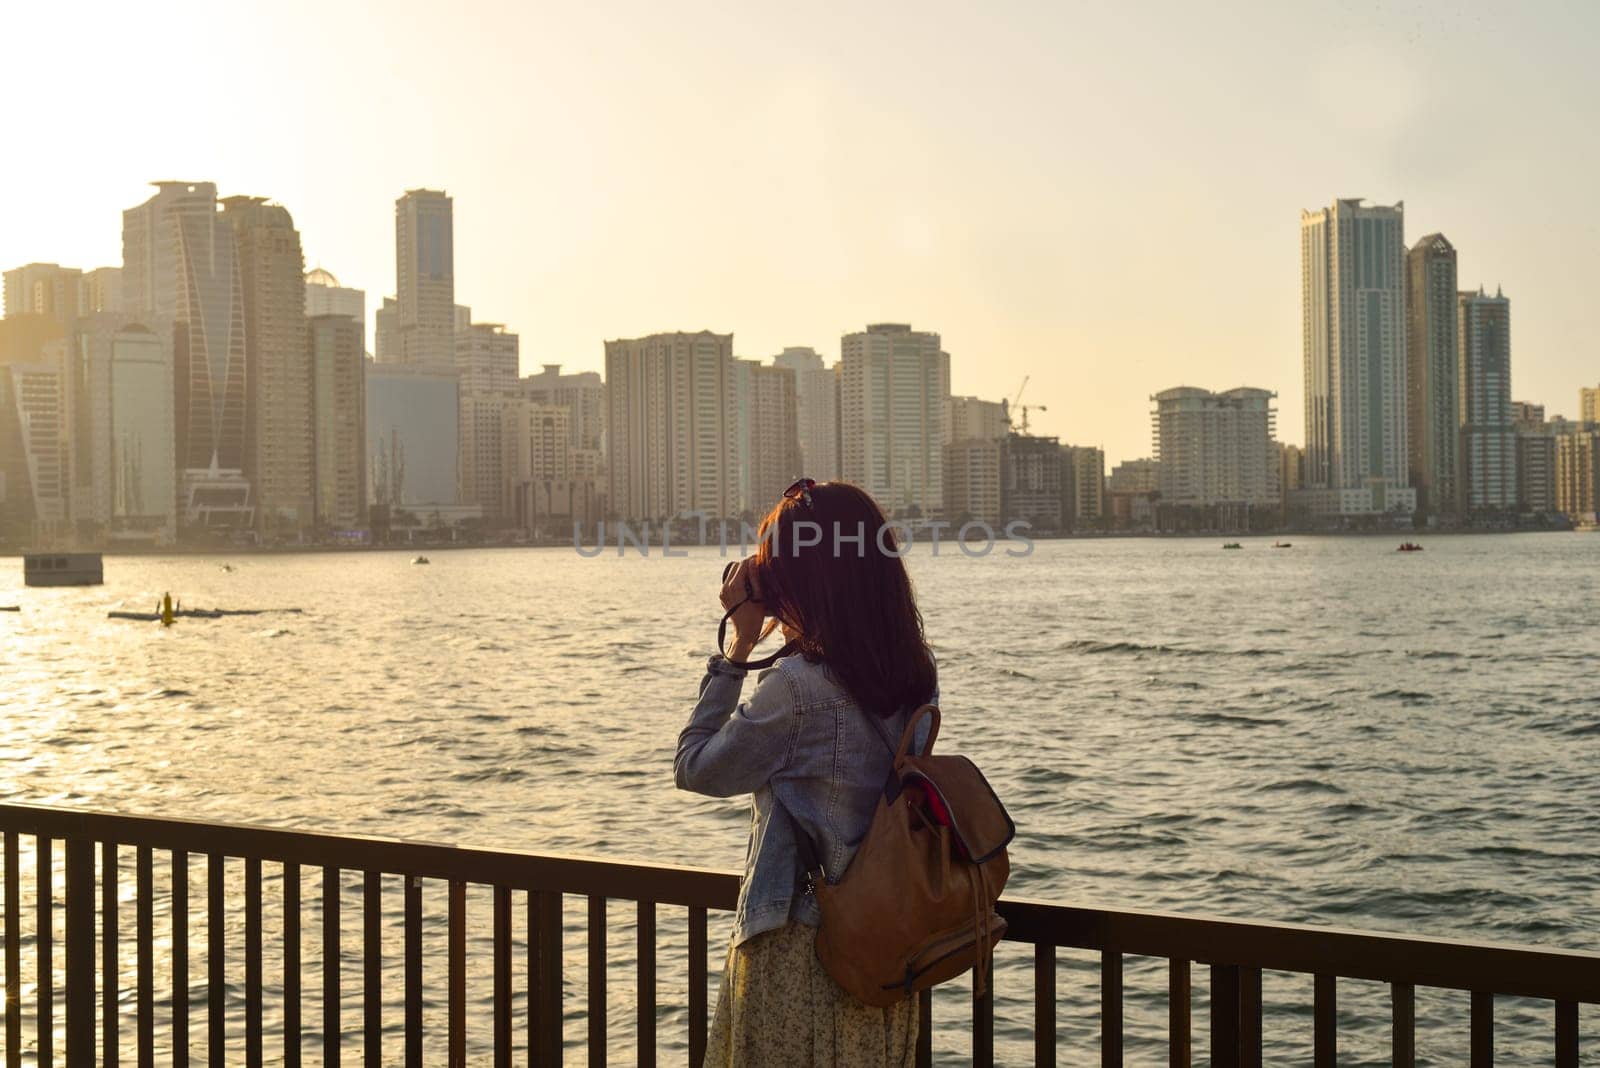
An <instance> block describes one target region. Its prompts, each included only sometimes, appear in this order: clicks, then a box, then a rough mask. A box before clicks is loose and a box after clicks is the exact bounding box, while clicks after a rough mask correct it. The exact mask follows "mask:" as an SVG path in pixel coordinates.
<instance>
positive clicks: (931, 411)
mask: <svg viewBox="0 0 1600 1068" xmlns="http://www.w3.org/2000/svg"><path fill="white" fill-rule="evenodd" d="M841 350H842V356H841V359H840V361H839V362H840V366H841V379H840V385H839V453H840V466H841V467H842V468H843V471H842V474H843V476H844V478H845V479H846V480H847V481H850V482H854V483H855V484H856V485H858V486H861V487H862V488H863V489H865V490H866V491H867V492H868V493H871V494H872V495H873V496H874V497H876V498H877V500H878V503H879V504H880V505H882V506H883V508H884V509H885V511H887V512H889V513H890V514H891V515H892V514H896V513H900V514H905V513H907V512H908V511H910V510H912V509H916V510H917V511H918V512H919V513H920V514H921V515H924V516H931V515H935V514H937V513H938V512H939V511H940V509H942V508H943V507H944V457H943V449H942V446H943V441H944V404H945V400H946V398H948V397H949V396H950V354H949V353H947V352H944V351H943V349H942V348H941V345H940V339H939V335H938V334H934V333H929V332H925V331H915V330H912V329H911V327H910V326H909V325H906V324H904V323H874V324H872V325H870V326H868V327H867V329H866V330H864V331H862V332H860V333H855V334H846V335H845V336H844V338H843V341H842V345H841Z"/></svg>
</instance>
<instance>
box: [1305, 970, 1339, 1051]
mask: <svg viewBox="0 0 1600 1068" xmlns="http://www.w3.org/2000/svg"><path fill="white" fill-rule="evenodd" d="M1338 982H1339V981H1338V979H1336V978H1334V977H1333V976H1331V975H1323V974H1320V973H1319V974H1318V975H1317V977H1316V979H1315V981H1314V983H1315V985H1314V986H1313V993H1312V1009H1311V1014H1312V1057H1313V1063H1314V1064H1315V1068H1337V1065H1338V1063H1339V987H1338Z"/></svg>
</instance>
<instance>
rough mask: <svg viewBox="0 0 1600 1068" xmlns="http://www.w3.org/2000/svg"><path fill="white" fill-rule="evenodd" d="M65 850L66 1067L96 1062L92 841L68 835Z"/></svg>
mask: <svg viewBox="0 0 1600 1068" xmlns="http://www.w3.org/2000/svg"><path fill="white" fill-rule="evenodd" d="M64 851H65V853H66V869H67V870H66V879H67V888H66V897H67V900H66V911H67V915H66V925H65V928H66V953H65V956H66V971H67V974H66V987H67V998H66V1001H67V1003H66V1038H67V1058H66V1059H67V1068H93V1065H94V1063H95V1026H94V1024H95V1018H94V1013H95V1004H94V987H95V982H94V979H95V975H94V905H95V901H94V898H95V894H94V840H93V839H90V838H80V837H72V838H68V839H67V840H66V842H65V848H64ZM47 1063H48V1062H47Z"/></svg>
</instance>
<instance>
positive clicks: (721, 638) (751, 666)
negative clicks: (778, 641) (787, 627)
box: [717, 597, 795, 671]
mask: <svg viewBox="0 0 1600 1068" xmlns="http://www.w3.org/2000/svg"><path fill="white" fill-rule="evenodd" d="M749 603H750V598H748V597H746V598H745V599H744V600H742V601H740V602H739V603H738V604H736V605H734V606H733V607H732V608H730V609H728V610H727V611H726V612H724V613H723V614H722V622H721V623H718V624H717V652H719V653H721V654H722V655H723V656H726V655H728V654H727V649H728V645H727V640H728V620H730V619H732V618H733V614H734V613H735V612H737V611H738V610H739V609H741V608H743V607H744V606H745V605H747V604H749ZM794 648H795V643H794V642H784V643H783V648H781V649H779V650H778V651H777V652H775V653H773V654H772V655H771V656H764V657H762V658H761V659H760V660H746V661H745V662H744V663H743V664H739V665H738V666H739V667H742V668H744V669H745V670H746V671H765V670H766V669H767V668H769V667H771V666H772V665H773V664H776V663H777V662H778V658H779V657H784V656H788V655H789V654H790V653H792V652H794ZM729 662H730V663H732V661H729Z"/></svg>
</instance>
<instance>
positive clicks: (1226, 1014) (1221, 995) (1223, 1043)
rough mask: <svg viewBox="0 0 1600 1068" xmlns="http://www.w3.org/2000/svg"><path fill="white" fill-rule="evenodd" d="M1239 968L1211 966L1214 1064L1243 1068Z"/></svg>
mask: <svg viewBox="0 0 1600 1068" xmlns="http://www.w3.org/2000/svg"><path fill="white" fill-rule="evenodd" d="M1239 993H1240V992H1239V968H1238V966H1237V965H1233V964H1213V965H1212V966H1211V1065H1212V1068H1243V1065H1244V1048H1243V1045H1242V1038H1243V1036H1242V1035H1240V1033H1239V1008H1240V1000H1241V999H1240V996H1239Z"/></svg>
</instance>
